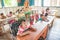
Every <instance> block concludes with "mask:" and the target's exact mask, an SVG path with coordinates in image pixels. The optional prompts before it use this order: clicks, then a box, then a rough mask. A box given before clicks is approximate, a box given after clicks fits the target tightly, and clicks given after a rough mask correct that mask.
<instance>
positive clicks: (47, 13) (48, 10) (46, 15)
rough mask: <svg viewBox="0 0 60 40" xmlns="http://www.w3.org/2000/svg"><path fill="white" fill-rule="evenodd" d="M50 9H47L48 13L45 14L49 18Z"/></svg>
mask: <svg viewBox="0 0 60 40" xmlns="http://www.w3.org/2000/svg"><path fill="white" fill-rule="evenodd" d="M49 10H50V9H49V8H47V9H46V13H45V16H46V17H47V16H48V14H49V13H50V11H49Z"/></svg>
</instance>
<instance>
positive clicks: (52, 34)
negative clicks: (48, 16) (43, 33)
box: [46, 18, 60, 40]
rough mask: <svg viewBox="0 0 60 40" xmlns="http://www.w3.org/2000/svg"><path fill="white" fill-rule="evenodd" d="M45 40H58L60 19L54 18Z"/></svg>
mask: <svg viewBox="0 0 60 40" xmlns="http://www.w3.org/2000/svg"><path fill="white" fill-rule="evenodd" d="M46 40H60V18H56V19H55V20H54V23H53V27H52V28H51V30H50V31H49V33H48V35H47V39H46Z"/></svg>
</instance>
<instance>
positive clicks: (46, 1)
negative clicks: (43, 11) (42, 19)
mask: <svg viewBox="0 0 60 40" xmlns="http://www.w3.org/2000/svg"><path fill="white" fill-rule="evenodd" d="M43 5H44V6H51V5H50V0H44V3H43Z"/></svg>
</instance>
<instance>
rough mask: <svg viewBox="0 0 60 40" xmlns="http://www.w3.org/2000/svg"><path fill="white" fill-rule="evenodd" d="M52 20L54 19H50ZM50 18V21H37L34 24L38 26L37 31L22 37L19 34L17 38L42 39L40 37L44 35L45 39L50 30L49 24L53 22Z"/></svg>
mask: <svg viewBox="0 0 60 40" xmlns="http://www.w3.org/2000/svg"><path fill="white" fill-rule="evenodd" d="M50 20H51V21H52V20H53V19H50ZM50 20H49V22H44V21H43V22H40V21H39V22H37V23H35V24H34V25H33V28H36V29H37V31H36V32H31V34H29V35H26V36H23V37H20V36H17V40H40V39H39V38H41V37H43V38H44V40H45V38H46V35H47V32H48V24H49V23H50V22H51V21H50Z"/></svg>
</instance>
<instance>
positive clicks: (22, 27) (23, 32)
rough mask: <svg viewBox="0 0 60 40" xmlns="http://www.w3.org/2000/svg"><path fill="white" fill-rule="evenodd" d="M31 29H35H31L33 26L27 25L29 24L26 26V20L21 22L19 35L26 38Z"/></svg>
mask: <svg viewBox="0 0 60 40" xmlns="http://www.w3.org/2000/svg"><path fill="white" fill-rule="evenodd" d="M29 28H30V29H33V28H32V27H31V25H27V24H26V21H25V20H21V24H20V26H19V29H18V33H17V35H20V36H24V35H26V34H29V33H30V31H27V30H28V29H29ZM33 30H35V29H33Z"/></svg>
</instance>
